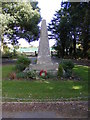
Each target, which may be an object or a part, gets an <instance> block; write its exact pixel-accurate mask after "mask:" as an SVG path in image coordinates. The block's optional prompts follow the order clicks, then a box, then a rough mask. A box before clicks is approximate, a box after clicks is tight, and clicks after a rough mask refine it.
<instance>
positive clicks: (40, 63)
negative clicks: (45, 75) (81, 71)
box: [25, 20, 58, 73]
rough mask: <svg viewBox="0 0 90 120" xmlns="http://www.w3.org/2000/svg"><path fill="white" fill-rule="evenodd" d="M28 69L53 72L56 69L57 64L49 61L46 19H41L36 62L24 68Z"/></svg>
mask: <svg viewBox="0 0 90 120" xmlns="http://www.w3.org/2000/svg"><path fill="white" fill-rule="evenodd" d="M30 70H36V71H37V72H39V71H41V70H46V71H52V72H54V73H55V72H57V70H58V64H57V63H52V61H51V56H50V47H49V40H48V32H47V26H46V20H42V24H41V33H40V42H39V48H38V57H37V64H30V65H29V67H28V68H26V69H25V71H30Z"/></svg>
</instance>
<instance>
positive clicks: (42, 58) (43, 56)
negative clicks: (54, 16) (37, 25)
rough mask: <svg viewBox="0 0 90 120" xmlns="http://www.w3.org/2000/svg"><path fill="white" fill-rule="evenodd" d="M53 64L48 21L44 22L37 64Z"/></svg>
mask: <svg viewBox="0 0 90 120" xmlns="http://www.w3.org/2000/svg"><path fill="white" fill-rule="evenodd" d="M51 63H52V61H51V56H50V48H49V41H48V33H47V27H46V21H45V20H43V21H42V25H41V35H40V43H39V49H38V58H37V64H51Z"/></svg>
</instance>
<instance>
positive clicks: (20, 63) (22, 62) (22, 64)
mask: <svg viewBox="0 0 90 120" xmlns="http://www.w3.org/2000/svg"><path fill="white" fill-rule="evenodd" d="M30 63H31V61H30V59H29V58H28V57H26V56H24V55H22V56H19V57H18V59H17V62H16V70H17V71H23V70H24V69H25V68H26V67H27V66H28V65H29V64H30Z"/></svg>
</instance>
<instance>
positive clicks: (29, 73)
mask: <svg viewBox="0 0 90 120" xmlns="http://www.w3.org/2000/svg"><path fill="white" fill-rule="evenodd" d="M36 76H37V74H36V71H35V70H32V71H29V72H27V77H28V78H31V79H36Z"/></svg>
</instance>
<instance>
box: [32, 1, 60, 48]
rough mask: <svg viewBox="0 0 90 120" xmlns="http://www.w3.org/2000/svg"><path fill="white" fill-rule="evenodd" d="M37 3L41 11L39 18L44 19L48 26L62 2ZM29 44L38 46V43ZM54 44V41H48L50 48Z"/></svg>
mask: <svg viewBox="0 0 90 120" xmlns="http://www.w3.org/2000/svg"><path fill="white" fill-rule="evenodd" d="M37 1H38V6H39V8H40V9H41V10H40V13H41V17H42V18H43V19H46V23H47V25H48V23H49V22H50V21H51V19H52V18H53V16H54V14H55V11H57V10H59V9H60V7H61V1H62V0H37ZM40 25H41V24H40ZM31 44H32V45H35V46H38V45H39V41H35V42H32V43H31ZM54 44H55V40H49V45H50V47H51V46H53V45H54Z"/></svg>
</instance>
